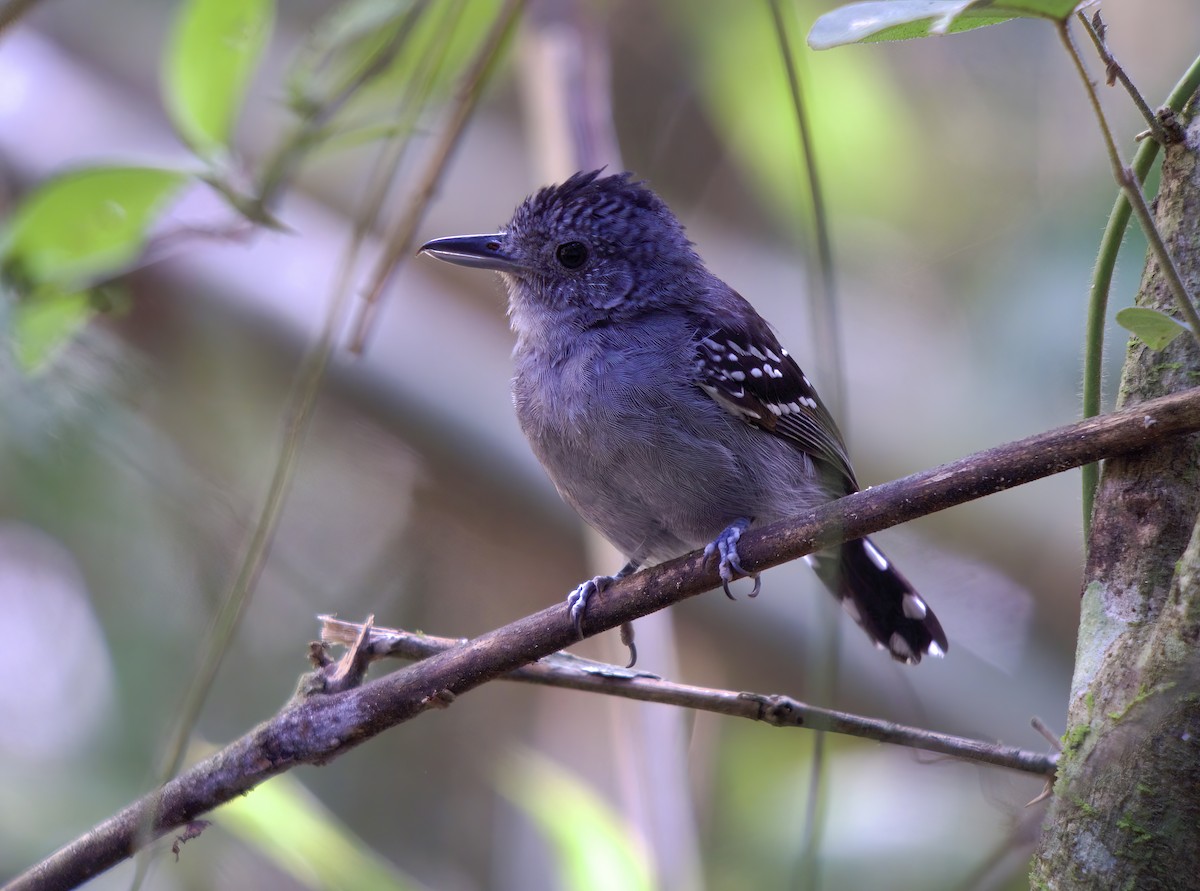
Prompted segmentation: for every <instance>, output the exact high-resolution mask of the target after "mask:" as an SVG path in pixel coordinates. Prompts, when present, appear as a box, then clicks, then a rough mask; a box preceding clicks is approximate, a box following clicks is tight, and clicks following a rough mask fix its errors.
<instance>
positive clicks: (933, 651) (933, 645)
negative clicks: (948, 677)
mask: <svg viewBox="0 0 1200 891" xmlns="http://www.w3.org/2000/svg"><path fill="white" fill-rule="evenodd" d="M925 652H927V653H928V654H929V655H930V656H936V657H937V658H938V659H941V658H942V657H943V656H945V655H946V651H945V650H943V649H942V648H941V647H940V646H938V642H937V641H936V640H931V641H930V642H929V646H928V647H926V648H925Z"/></svg>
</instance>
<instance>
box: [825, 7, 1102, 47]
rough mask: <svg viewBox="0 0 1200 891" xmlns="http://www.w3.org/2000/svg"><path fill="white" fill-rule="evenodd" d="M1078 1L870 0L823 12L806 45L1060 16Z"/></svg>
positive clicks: (917, 34) (905, 37) (901, 37)
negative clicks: (1015, 19) (1019, 19)
mask: <svg viewBox="0 0 1200 891" xmlns="http://www.w3.org/2000/svg"><path fill="white" fill-rule="evenodd" d="M1078 5H1079V0H996V2H991V0H871V2H866V3H850V4H847V5H846V6H842V7H839V8H838V9H835V10H833V11H832V12H828V13H826V14H825V15H823V16H821V17H820V18H819V19H817V21H816V22H815V23H814V24H813V27H812V30H811V31H810V32H809V34H808V45H809V46H811V47H812V48H813V49H817V50H822V49H831V48H832V47H835V46H844V45H846V44H850V43H870V42H874V41H880V40H909V39H911V38H914V37H928V36H930V35H934V34H953V33H958V32H960V31H969V30H971V29H973V28H982V27H983V26H985V25H996V24H999V23H1000V22H1006V21H1008V20H1009V19H1014V18H1039V19H1052V20H1054V21H1057V22H1061V21H1064V20H1065V19H1066V18H1067V17H1068V16H1069V15H1071V13H1072V12H1074V11H1075V7H1077V6H1078Z"/></svg>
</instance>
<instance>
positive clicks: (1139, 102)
mask: <svg viewBox="0 0 1200 891" xmlns="http://www.w3.org/2000/svg"><path fill="white" fill-rule="evenodd" d="M1075 15H1076V16H1078V18H1079V21H1081V22H1082V23H1083V28H1084V30H1085V31H1086V32H1087V34H1088V36H1089V37H1091V38H1092V44H1093V45H1094V46H1095V47H1096V53H1097V54H1098V55H1099V56H1100V61H1102V62H1103V63H1104V70H1105V71H1107V72H1108V76H1109V81H1108V82H1109V84H1110V85H1111V84H1112V82H1113V79H1114V78H1115V79H1116V80H1119V81H1120V82H1121V85H1122V86H1123V87H1125V92H1127V93H1128V94H1129V98H1130V99H1132V100H1133V104H1134V106H1135V107H1136V108H1137V110H1138V113H1139V114H1140V115H1141V116H1142V117H1143V118H1144V119H1145V121H1146V125H1147V126H1148V127H1149V128H1150V132H1151V133H1152V134H1153V135H1154V139H1155V141H1157V142H1159V143H1160V144H1162V145H1167V144H1169V143H1170V142H1171V141H1172V137H1171V136H1170V134H1168V133H1167V128H1166V127H1164V126H1163V124H1162V121H1160V120H1159V119H1158V115H1156V114H1155V113H1154V109H1152V108H1151V107H1150V104H1149V103H1148V102H1147V101H1146V98H1145V97H1144V96H1143V95H1142V93H1141V91H1140V90H1139V89H1138V88H1137V87H1136V86H1134V84H1133V81H1132V80H1131V79H1130V77H1129V75H1128V74H1127V73H1126V72H1125V69H1124V68H1123V67H1122V66H1121V65H1120V64H1119V63H1118V62H1117V59H1116V57H1115V56H1114V55H1113V54H1112V51H1111V50H1109V48H1108V41H1107V40H1105V37H1104V32H1105V30H1106V29H1105V27H1104V23H1103V22H1102V21H1101V20H1100V13H1099V12H1098V11H1097V12H1096V14H1095V18H1094V19H1089V18H1088V17H1087V14H1086V13H1085V12H1083V10H1080V11H1079V12H1077V13H1075Z"/></svg>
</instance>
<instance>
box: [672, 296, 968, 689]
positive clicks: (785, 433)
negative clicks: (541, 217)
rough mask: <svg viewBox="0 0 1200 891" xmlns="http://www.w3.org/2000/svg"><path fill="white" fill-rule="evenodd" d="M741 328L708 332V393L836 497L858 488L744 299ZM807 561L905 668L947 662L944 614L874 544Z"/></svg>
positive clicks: (704, 376) (799, 381) (833, 434)
mask: <svg viewBox="0 0 1200 891" xmlns="http://www.w3.org/2000/svg"><path fill="white" fill-rule="evenodd" d="M731 297H732V298H733V300H734V301H735V302H736V303H737V304H739V305H741V306H742V308H743V309H744V310H745V311H744V312H743V313H742V314H741V318H740V324H731V323H730V322H726V323H725V324H724V325H723V326H722V327H720V328H714V329H707V336H705V337H703V338H701V340H700V342H699V344H698V347H697V352H696V370H697V373H698V375H699V385H700V388H701V389H702V390H703V391H704V392H705V393H707V394H708V395H709V396H711V397H712V398H713V399H714V400H715V401H716V402H717V403H718V404H720V405H721V406H723V407H724V408H725V409H726V410H727V411H729V412H730V413H731V414H733V415H735V416H737V417H740V418H741V419H742V420H744V421H746V422H747V423H748V424H752V425H754V426H755V427H759V428H761V429H763V430H766V431H768V432H770V433H773V434H775V435H777V436H780V437H782V438H783V439H786V440H788V441H790V442H791V443H792V444H793V445H795V446H796V447H797V448H798V449H800V450H801V451H802V452H804V453H805V454H807V455H808V456H809V457H810V458H811V459H812V461H813V464H814V466H815V469H816V470H817V473H818V475H819V476H821V477H823V478H824V479H825V480H826V481H827V484H828V485H829V487H830V489H831V495H832V496H833V497H836V496H837V495H839V494H849V493H851V492H855V491H857V490H858V488H859V486H858V481H857V480H856V479H855V476H854V469H853V468H852V467H851V465H850V459H849V456H848V455H847V453H846V446H845V443H843V442H842V437H841V433H840V432H839V431H838V428H837V424H836V423H835V422H834V420H833V417H832V415H830V413H829V410H828V409H827V408H826V407H825V405H824V403H822V402H821V397H820V396H818V395H817V391H816V389H815V388H814V387H813V385H812V383H811V382H810V381H809V380H808V377H807V375H805V374H804V372H803V371H802V370H801V369H800V366H799V365H797V364H796V361H795V359H793V358H792V357H791V356H790V355H789V354H788V351H787V350H785V349H784V348H783V347H782V346H780V344H779V341H778V339H777V338H776V337H775V333H774V332H773V331H772V330H771V328H770V326H769V325H768V324H767V323H766V321H765V320H763V319H762V317H761V316H759V315H758V313H757V312H755V310H754V309H753V308H752V307H751V306H750V304H749V303H747V302H746V301H745V300H744V299H743V298H742V297H741V295H739V294H737V293H736V292H732V291H731ZM807 562H808V563H809V565H810V566H812V567H813V569H814V570H815V571H816V573H817V576H818V577H819V578H820V579H821V581H822V582H823V583H824V584H825V587H827V588H828V589H829V590H830V591H831V592H832V593H833V594H834V596H836V597H837V598H838V600H839V601H840V602H841V604H842V607H843V608H844V609H845V610H846V612H847V613H848V614H849V615H850V617H851V618H853V619H854V621H855V622H857V623H858V625H859V627H860V628H862V629H863V630H864V631H865V632H866V633H867V636H868V637H870V638H871V640H872V641H873V642H874V643H875V645H876V646H877V647H879V648H880V649H882V650H886V651H887V652H889V653H891V655H892V656H893V657H894V658H895V659H898V660H899V661H901V662H906V663H908V664H910V665H915V664H916V663H918V662H920V661H921V657H922V656H925V655H929V656H944V655H945V654H946V651H947V650H948V649H949V644H948V642H947V640H946V633H945V632H944V631H943V630H942V625H941V623H940V622H939V621H938V619H937V616H935V615H934V614H933V611H932V610H931V609H930V608H929V606H928V605H927V604H926V603H925V601H924V600H923V599H922V598H921V595H919V594H918V593H917V592H916V590H915V589H914V588H913V586H912V585H911V584H909V582H908V580H907V579H906V578H905V577H904V576H903V575H901V574H900V572H899V571H897V570H896V569H895V567H893V566H892V564H891V561H890V560H888V558H887V557H885V556H884V554H883V552H882V551H881V550H879V548H878V547H876V546H875V544H874V543H873V542H872V541H871V540H870V539H868V538H860V539H857V540H854V541H848V542H846V543H844V544H843V545H841V546H840V547H838V548H836V549H831V550H829V551H823V552H820V553H817V554H813V555H811V556H810V557H809V558H807Z"/></svg>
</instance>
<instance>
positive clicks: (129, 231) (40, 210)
mask: <svg viewBox="0 0 1200 891" xmlns="http://www.w3.org/2000/svg"><path fill="white" fill-rule="evenodd" d="M186 179H187V174H185V173H182V172H180V171H177V170H163V169H160V168H154V167H89V168H86V169H83V170H76V171H72V172H70V173H65V174H62V175H61V176H58V177H55V178H53V179H49V180H46V181H45V182H43V183H42V184H41V185H40V186H39V187H38V188H37V189H36V190H35V191H33V192H32V193H30V194H29V195H27V196H26V197H25V199H24V200H23V201H22V202H21V204H20V205H19V206H18V207H17V209H16V211H15V212H14V213H13V215H12V218H11V219H10V220H9V222H8V225H7V226H6V227H5V229H4V230H3V232H2V233H0V268H2V269H4V270H5V272H6V273H7V274H8V275H10V276H13V277H14V278H16V279H17V281H18V283H22V284H24V285H26V286H28V287H36V286H37V285H40V284H42V283H47V282H50V283H55V284H58V285H61V286H63V288H64V289H66V290H70V289H73V288H78V287H80V286H81V285H82V284H84V283H85V282H86V281H87V280H88V279H89V278H93V277H95V276H98V275H105V274H109V273H113V272H116V271H117V270H119V269H120V268H121V267H123V266H125V265H126V264H128V263H129V262H130V261H132V260H133V259H134V258H135V257H136V256H137V254H138V252H139V251H140V250H141V247H142V242H143V241H144V239H145V236H146V229H147V228H148V227H149V226H150V224H151V223H152V222H153V220H154V217H155V215H156V214H157V213H158V212H159V211H160V210H161V209H162V207H163V206H164V205H165V204H166V202H167V201H168V200H170V199H171V197H173V195H174V194H175V192H176V190H177V189H179V187H180V186H182V185H183V183H184V182H185V180H186Z"/></svg>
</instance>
